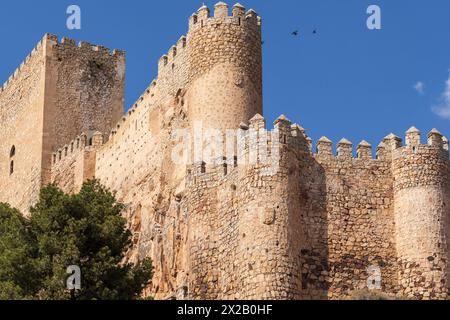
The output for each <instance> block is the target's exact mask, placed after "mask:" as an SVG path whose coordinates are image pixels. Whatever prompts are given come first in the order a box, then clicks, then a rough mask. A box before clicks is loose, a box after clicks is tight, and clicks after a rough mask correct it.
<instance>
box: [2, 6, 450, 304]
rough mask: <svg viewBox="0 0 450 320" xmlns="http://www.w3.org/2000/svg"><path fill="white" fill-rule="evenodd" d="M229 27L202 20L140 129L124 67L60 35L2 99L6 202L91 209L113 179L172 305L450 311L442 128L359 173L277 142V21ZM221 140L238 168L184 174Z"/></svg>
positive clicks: (203, 13)
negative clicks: (380, 296)
mask: <svg viewBox="0 0 450 320" xmlns="http://www.w3.org/2000/svg"><path fill="white" fill-rule="evenodd" d="M229 11H230V8H229V7H228V5H227V4H225V3H223V2H219V3H218V4H216V5H215V7H214V12H210V9H209V8H208V7H206V6H202V7H201V8H200V9H199V10H198V11H197V12H196V13H195V14H193V15H192V16H191V17H190V19H189V31H188V33H187V35H186V36H182V37H181V38H180V39H179V40H178V42H177V43H176V44H175V45H174V46H172V47H171V48H170V50H169V52H168V53H167V54H165V55H163V56H162V57H161V59H160V60H159V62H158V75H157V77H156V79H155V80H153V81H152V82H151V83H150V85H149V87H148V88H147V90H145V92H144V93H143V94H142V96H141V97H140V98H139V99H138V101H137V102H136V104H135V105H133V106H132V107H131V108H130V109H129V111H128V112H127V113H126V114H124V103H123V101H124V100H123V97H124V77H125V53H124V52H122V51H119V50H114V51H113V52H110V51H109V49H107V48H104V47H102V46H94V45H90V44H88V43H85V42H82V43H80V44H79V45H76V44H75V42H74V41H73V40H70V39H67V38H63V39H62V40H61V41H59V40H58V38H57V37H56V36H53V35H49V34H47V35H45V36H44V38H43V39H42V41H41V42H40V43H39V44H38V45H37V47H36V48H35V49H34V50H33V52H32V53H31V54H30V55H29V56H28V57H27V59H26V60H25V61H24V63H23V64H22V65H21V66H20V67H19V68H18V69H17V71H16V72H15V73H14V74H13V75H12V76H11V77H10V79H9V80H8V81H7V82H6V83H5V84H4V85H3V87H1V89H0V128H1V137H2V138H1V142H0V201H2V202H8V203H10V204H11V205H13V206H14V207H17V208H19V209H20V210H22V211H23V212H24V213H25V214H27V213H28V210H29V208H30V206H31V205H33V204H34V203H35V202H36V199H37V197H38V194H39V190H40V188H42V187H43V186H45V185H46V184H48V183H55V184H57V185H58V186H59V187H61V188H62V189H63V190H64V191H66V192H69V193H76V192H77V191H78V190H79V189H80V187H81V185H82V183H83V182H84V181H86V180H87V179H92V178H96V179H99V180H100V181H101V182H102V183H103V184H104V185H106V186H107V187H108V188H110V189H111V190H112V191H115V192H116V194H117V197H118V199H119V201H121V202H123V203H124V204H125V205H126V210H125V212H124V213H123V214H124V216H125V217H126V218H127V219H128V222H129V227H130V228H131V230H132V232H133V240H134V248H133V250H131V251H130V252H129V254H128V256H127V259H129V260H130V261H133V262H136V261H139V260H140V259H143V258H145V257H150V258H152V260H153V263H154V266H155V276H154V278H153V280H152V283H151V284H150V286H149V287H148V289H147V290H146V292H145V295H151V296H154V297H155V298H157V299H345V298H346V297H348V295H349V294H350V293H351V292H352V291H354V290H358V289H364V288H367V286H368V285H371V284H372V285H377V286H379V288H380V289H381V290H382V291H384V292H385V293H387V294H390V295H392V296H397V297H400V298H413V299H446V298H447V295H448V291H449V289H450V168H449V151H448V139H447V138H445V137H443V136H442V134H440V133H439V132H438V131H437V130H435V129H433V130H432V131H431V132H430V133H429V135H428V137H427V138H428V141H427V143H426V144H422V143H421V133H420V131H419V130H417V129H416V128H414V127H413V128H411V129H410V130H408V132H407V133H406V139H405V141H406V143H405V145H403V143H402V139H400V138H398V137H396V136H395V135H393V134H391V135H389V136H387V137H386V138H385V139H384V140H383V141H382V142H381V143H380V144H379V145H378V147H377V149H376V157H375V158H373V157H372V153H373V150H372V146H371V145H370V144H369V143H368V142H366V141H362V142H361V143H360V144H358V146H357V147H356V150H355V151H356V157H355V156H354V154H353V145H352V143H351V142H350V141H348V140H346V139H342V140H341V141H340V142H339V143H337V146H336V147H337V152H336V154H335V153H334V152H333V143H332V142H331V141H330V140H328V139H327V138H326V137H323V138H321V139H320V140H319V141H318V142H317V144H316V146H317V148H316V149H315V150H313V142H312V140H311V139H310V138H309V137H308V136H307V134H306V132H305V130H304V129H303V128H301V127H300V126H299V125H297V124H292V123H291V122H290V121H289V120H288V119H287V118H286V117H285V116H281V117H280V118H278V119H277V120H276V122H275V124H274V130H273V133H276V134H272V135H271V134H268V133H267V132H266V131H265V128H266V122H265V119H264V118H263V117H262V50H261V25H262V20H261V18H260V17H259V16H258V15H257V14H256V12H255V11H253V10H248V11H246V10H245V8H244V7H243V6H241V5H240V4H236V5H234V6H233V7H232V8H231V13H230V12H229ZM210 129H214V130H216V131H218V132H219V133H220V135H221V136H222V137H223V136H225V135H226V134H227V130H229V129H235V130H236V131H237V132H238V134H237V136H235V137H233V139H232V146H233V147H232V149H233V151H234V153H232V154H230V153H229V152H226V150H225V149H224V148H218V149H216V150H215V151H216V154H217V155H219V156H217V157H216V158H215V161H213V162H208V161H205V159H204V158H202V157H201V156H200V157H197V156H195V155H194V156H192V154H190V155H189V157H188V159H189V161H187V162H185V163H178V162H176V161H174V160H173V159H174V158H173V155H174V154H176V153H177V150H178V148H179V145H180V141H179V139H178V138H179V137H178V136H177V132H180V130H184V131H186V132H189V133H191V134H193V135H194V136H195V133H198V132H200V133H202V134H204V133H206V132H208V131H209V130H210ZM203 142H205V143H206V144H207V145H209V143H210V141H203ZM238 145H241V146H243V148H242V150H241V152H238V151H237V149H238V147H237V146H238ZM255 146H256V149H257V150H258V152H262V153H263V154H266V155H268V156H274V155H277V156H278V157H277V158H276V159H277V162H276V166H274V167H272V164H273V163H268V162H265V161H262V158H263V157H262V156H261V155H260V154H258V155H257V156H256V157H255V156H254V154H253V153H252V152H253V151H252V150H253V149H254V147H255ZM227 150H228V149H227ZM252 158H254V159H256V160H255V161H248V160H249V159H252ZM246 160H247V161H246ZM374 279H375V280H374ZM372 280H374V281H372Z"/></svg>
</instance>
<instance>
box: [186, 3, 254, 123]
mask: <svg viewBox="0 0 450 320" xmlns="http://www.w3.org/2000/svg"><path fill="white" fill-rule="evenodd" d="M231 11H232V13H231V16H230V15H229V7H228V5H227V4H225V3H223V2H219V3H217V4H216V5H215V8H214V13H213V15H211V13H210V10H209V9H208V7H206V6H202V7H201V8H200V9H199V10H198V12H197V13H196V14H194V15H192V16H191V18H190V22H189V33H188V36H187V41H188V47H189V58H188V60H189V75H188V77H189V82H188V83H189V85H188V91H187V103H188V113H189V118H190V121H191V123H194V122H198V121H201V122H202V126H203V128H212V129H219V130H226V129H237V128H238V127H239V125H240V124H241V123H248V121H249V120H250V118H252V117H253V116H254V115H255V114H257V113H259V114H262V53H261V51H262V50H261V20H260V18H259V17H258V16H257V14H256V13H255V12H254V11H253V10H249V11H247V12H245V9H244V7H242V6H241V5H240V4H236V5H234V6H233V8H232V10H231Z"/></svg>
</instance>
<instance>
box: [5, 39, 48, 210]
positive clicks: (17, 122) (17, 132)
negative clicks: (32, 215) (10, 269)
mask: <svg viewBox="0 0 450 320" xmlns="http://www.w3.org/2000/svg"><path fill="white" fill-rule="evenodd" d="M45 72H46V70H45V42H44V41H43V40H41V41H40V42H39V44H38V45H37V46H36V47H35V48H34V49H33V51H32V52H31V54H30V55H29V56H28V57H27V58H26V59H25V61H24V62H23V63H22V64H21V66H20V67H19V68H18V69H17V70H16V71H15V72H14V74H13V75H12V76H11V77H10V78H9V79H8V81H7V82H6V83H5V84H4V85H3V86H2V87H1V89H0V134H1V137H2V138H1V143H0V199H1V200H2V201H7V202H8V203H10V204H11V205H12V206H14V207H16V208H19V209H20V210H22V211H24V212H26V211H28V209H29V207H30V206H31V205H32V204H33V203H34V202H35V201H36V199H37V196H38V194H39V189H40V187H41V181H42V177H41V165H42V159H41V153H42V151H41V150H42V144H43V136H42V131H43V123H44V119H43V117H44V115H43V106H44V92H45V89H44V88H45ZM31 141H32V142H33V143H30V142H31ZM13 147H14V148H15V155H14V156H12V157H11V154H10V153H11V150H12V149H13ZM11 162H13V166H14V173H13V174H10V166H11Z"/></svg>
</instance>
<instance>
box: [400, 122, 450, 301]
mask: <svg viewBox="0 0 450 320" xmlns="http://www.w3.org/2000/svg"><path fill="white" fill-rule="evenodd" d="M428 138H429V140H428V145H422V144H420V132H419V130H417V129H416V128H411V129H410V130H408V132H407V137H406V142H407V144H406V146H405V147H400V146H399V145H398V144H397V145H396V147H397V148H394V149H393V151H392V170H393V175H394V215H395V229H396V245H397V255H398V259H399V264H400V265H399V268H400V274H399V284H400V292H399V293H400V295H401V296H403V297H410V298H419V299H422V298H424V299H446V298H447V295H448V290H449V288H450V283H449V262H450V260H449V258H450V257H449V252H450V241H449V230H450V188H449V179H450V177H449V170H448V166H449V160H448V158H449V154H448V151H447V150H445V148H444V139H443V137H442V135H441V134H440V133H439V132H438V131H437V130H434V129H433V131H431V132H430V134H429V136H428Z"/></svg>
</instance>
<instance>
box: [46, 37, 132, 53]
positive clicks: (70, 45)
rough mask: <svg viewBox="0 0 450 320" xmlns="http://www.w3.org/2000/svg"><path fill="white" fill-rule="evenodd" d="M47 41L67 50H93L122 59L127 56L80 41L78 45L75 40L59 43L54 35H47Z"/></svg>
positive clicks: (68, 39)
mask: <svg viewBox="0 0 450 320" xmlns="http://www.w3.org/2000/svg"><path fill="white" fill-rule="evenodd" d="M44 39H45V40H50V41H52V42H53V45H56V46H61V47H66V48H74V49H76V48H79V49H84V50H92V51H94V52H99V53H101V54H104V55H108V56H111V57H117V58H122V57H124V56H125V52H124V51H122V50H118V49H114V50H110V49H109V48H107V47H104V46H102V45H94V44H91V43H89V42H86V41H79V42H78V43H77V42H76V41H75V40H74V39H70V38H67V37H63V38H62V39H61V41H59V39H58V36H56V35H53V34H48V33H47V34H46V35H45V36H44Z"/></svg>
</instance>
